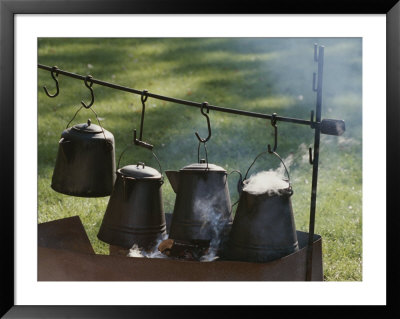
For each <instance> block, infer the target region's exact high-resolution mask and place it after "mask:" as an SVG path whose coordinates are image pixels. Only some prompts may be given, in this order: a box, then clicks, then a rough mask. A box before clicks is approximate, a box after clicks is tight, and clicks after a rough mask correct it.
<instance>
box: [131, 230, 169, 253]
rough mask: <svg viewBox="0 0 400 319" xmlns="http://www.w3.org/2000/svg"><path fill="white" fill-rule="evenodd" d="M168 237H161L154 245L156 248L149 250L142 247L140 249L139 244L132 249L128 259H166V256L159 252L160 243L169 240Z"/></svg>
mask: <svg viewBox="0 0 400 319" xmlns="http://www.w3.org/2000/svg"><path fill="white" fill-rule="evenodd" d="M167 237H168V236H167V235H166V234H164V235H162V236H160V238H159V239H158V240H157V242H156V243H155V244H154V246H152V247H150V248H149V249H144V248H142V247H139V246H138V245H137V244H134V245H133V246H132V247H131V248H130V249H129V252H128V254H127V257H139V258H143V257H145V258H166V256H165V255H164V254H162V253H161V252H160V251H159V250H158V245H160V243H161V242H162V241H163V240H165V239H167Z"/></svg>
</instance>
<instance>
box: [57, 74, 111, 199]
mask: <svg viewBox="0 0 400 319" xmlns="http://www.w3.org/2000/svg"><path fill="white" fill-rule="evenodd" d="M85 85H86V86H87V87H88V88H89V89H90V91H91V93H92V101H91V103H90V104H88V105H86V104H85V103H84V102H83V101H82V102H81V103H82V106H81V108H80V109H79V110H78V111H77V112H76V113H75V115H74V117H73V118H72V119H71V121H70V122H69V123H68V124H67V127H66V129H65V130H64V131H63V132H62V134H61V139H60V141H59V143H58V153H57V159H56V164H55V167H54V172H53V177H52V182H51V187H52V188H53V189H54V190H55V191H57V192H59V193H62V194H66V195H72V196H81V197H102V196H109V195H110V194H111V192H112V188H113V185H114V181H115V143H114V136H113V134H112V133H110V132H109V131H107V130H105V129H104V128H103V127H102V126H101V123H100V121H99V119H98V117H97V114H96V112H95V111H94V110H93V109H92V108H91V106H92V105H93V103H94V96H93V90H92V88H91V86H92V85H93V82H91V77H90V76H88V77H86V78H85ZM83 107H84V108H86V109H90V110H91V111H92V112H93V113H94V115H95V116H96V119H97V121H98V123H99V125H96V124H92V122H91V120H90V119H88V121H87V123H82V124H77V125H74V126H73V127H70V128H68V126H69V124H70V123H71V122H72V121H73V119H74V118H75V116H76V115H77V114H78V112H79V111H80V110H81V109H82V108H83Z"/></svg>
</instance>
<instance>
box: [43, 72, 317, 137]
mask: <svg viewBox="0 0 400 319" xmlns="http://www.w3.org/2000/svg"><path fill="white" fill-rule="evenodd" d="M38 68H39V69H43V70H46V71H50V72H52V74H53V73H56V75H57V76H58V74H62V75H65V76H68V77H71V78H74V79H78V80H83V81H85V79H86V78H87V76H83V75H79V74H76V73H72V72H68V71H65V70H61V69H59V68H57V67H50V66H47V65H43V64H38ZM90 80H91V82H92V83H95V84H98V85H102V86H106V87H109V88H112V89H116V90H120V91H125V92H129V93H134V94H138V95H142V93H143V91H140V90H136V89H132V88H129V87H126V86H122V85H117V84H114V83H110V82H106V81H101V80H98V79H95V78H93V77H92V78H91V79H90ZM146 95H147V96H148V97H152V98H155V99H158V100H163V101H168V102H173V103H177V104H183V105H188V106H193V107H198V108H201V106H202V104H203V103H197V102H192V101H186V100H181V99H177V98H173V97H168V96H163V95H159V94H154V93H150V92H147V94H146ZM207 107H208V109H210V110H215V111H219V112H225V113H231V114H238V115H244V116H249V117H255V118H261V119H272V118H273V117H274V119H275V120H276V121H281V122H289V123H296V124H302V125H309V126H310V127H311V128H313V129H314V128H315V127H317V126H319V124H320V123H319V122H314V121H313V120H302V119H296V118H290V117H283V116H277V115H276V116H273V115H269V114H263V113H256V112H249V111H243V110H238V109H232V108H226V107H221V106H216V105H211V104H209V105H208V106H207Z"/></svg>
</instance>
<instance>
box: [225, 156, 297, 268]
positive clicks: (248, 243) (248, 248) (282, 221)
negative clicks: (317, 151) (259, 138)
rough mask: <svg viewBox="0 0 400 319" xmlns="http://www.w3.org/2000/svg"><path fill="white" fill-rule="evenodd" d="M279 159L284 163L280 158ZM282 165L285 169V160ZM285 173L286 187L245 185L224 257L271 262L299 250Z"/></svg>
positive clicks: (290, 189)
mask: <svg viewBox="0 0 400 319" xmlns="http://www.w3.org/2000/svg"><path fill="white" fill-rule="evenodd" d="M264 153H266V152H263V153H261V154H259V155H258V156H257V157H256V159H257V158H258V157H259V156H260V155H262V154H264ZM273 153H274V154H275V155H277V154H276V153H275V152H273ZM277 156H278V157H279V155H277ZM279 159H280V160H281V162H282V163H283V161H282V159H281V158H280V157H279ZM254 162H255V161H254ZM254 162H253V164H254ZM253 164H252V165H253ZM252 165H251V166H252ZM251 166H250V168H251ZM283 166H284V167H285V169H286V166H285V164H284V163H283ZM250 168H249V170H250ZM249 170H248V171H249ZM248 171H247V173H248ZM247 173H246V176H247ZM286 173H287V175H288V179H283V181H284V182H287V183H284V184H286V185H287V187H284V188H282V189H276V190H274V191H273V192H271V191H266V192H264V193H252V192H250V191H247V190H246V187H244V189H243V190H242V192H241V194H240V198H239V204H238V208H237V210H236V214H235V218H234V221H233V225H232V228H231V231H230V233H229V239H228V241H227V245H226V249H225V251H224V258H225V259H230V260H240V261H249V262H268V261H271V260H274V259H278V258H281V257H283V256H286V255H289V254H291V253H294V252H296V251H298V249H299V248H298V242H297V234H296V227H295V222H294V217H293V210H292V204H291V200H290V197H291V196H292V194H293V190H292V187H291V185H290V178H289V173H288V171H287V169H286ZM248 183H249V179H246V177H245V180H244V182H243V186H246V185H247V184H248Z"/></svg>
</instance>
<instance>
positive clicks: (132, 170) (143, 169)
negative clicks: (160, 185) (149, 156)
mask: <svg viewBox="0 0 400 319" xmlns="http://www.w3.org/2000/svg"><path fill="white" fill-rule="evenodd" d="M118 172H119V173H121V174H122V175H123V176H125V177H132V178H135V179H144V178H145V179H159V178H161V176H162V175H161V173H160V172H159V171H157V170H156V169H155V168H152V167H150V166H146V165H145V164H144V163H142V162H139V163H137V164H136V165H127V166H124V167H122V168H120V169H119V170H118Z"/></svg>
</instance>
